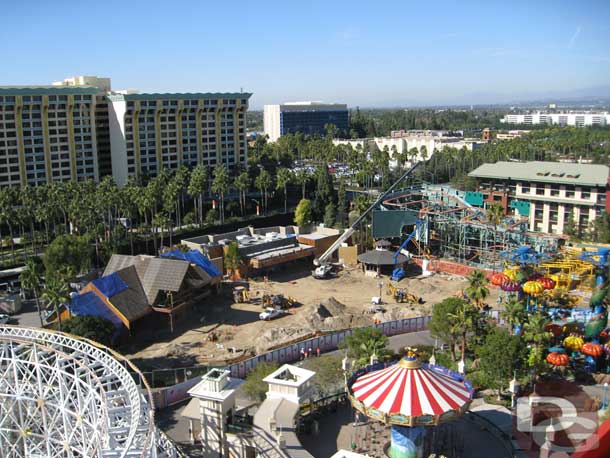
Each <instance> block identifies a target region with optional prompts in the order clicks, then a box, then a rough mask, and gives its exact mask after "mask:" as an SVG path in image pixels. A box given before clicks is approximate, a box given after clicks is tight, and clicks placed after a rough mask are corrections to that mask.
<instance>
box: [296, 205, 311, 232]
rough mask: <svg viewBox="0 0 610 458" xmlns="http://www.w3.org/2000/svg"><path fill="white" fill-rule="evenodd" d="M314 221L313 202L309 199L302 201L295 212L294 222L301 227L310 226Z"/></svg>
mask: <svg viewBox="0 0 610 458" xmlns="http://www.w3.org/2000/svg"><path fill="white" fill-rule="evenodd" d="M312 221H313V215H312V209H311V201H310V200H309V199H301V201H300V202H299V204H298V205H297V208H296V210H295V212H294V222H295V223H296V224H297V226H299V227H306V226H309V225H310V224H311V223H312Z"/></svg>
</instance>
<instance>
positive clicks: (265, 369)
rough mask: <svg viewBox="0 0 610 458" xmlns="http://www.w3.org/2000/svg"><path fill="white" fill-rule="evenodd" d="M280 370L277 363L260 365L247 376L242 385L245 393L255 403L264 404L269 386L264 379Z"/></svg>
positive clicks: (262, 363)
mask: <svg viewBox="0 0 610 458" xmlns="http://www.w3.org/2000/svg"><path fill="white" fill-rule="evenodd" d="M277 368H278V365H277V364H276V363H268V362H261V363H258V364H257V365H256V366H255V367H254V369H252V370H251V371H250V372H249V373H248V375H247V376H246V381H245V382H244V383H243V385H242V389H243V390H244V393H246V395H247V396H248V397H249V398H250V399H252V400H253V401H257V402H262V401H264V400H265V396H266V395H267V390H268V386H267V384H266V383H265V382H263V379H264V378H265V377H267V376H268V375H269V374H271V373H272V372H273V371H275V370H276V369H277Z"/></svg>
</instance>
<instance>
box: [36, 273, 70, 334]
mask: <svg viewBox="0 0 610 458" xmlns="http://www.w3.org/2000/svg"><path fill="white" fill-rule="evenodd" d="M42 300H43V301H44V302H45V304H46V306H47V308H52V309H53V310H54V311H55V315H56V316H57V326H58V330H59V331H61V316H60V311H59V307H60V306H61V305H62V304H65V303H67V302H68V301H69V300H70V290H69V288H68V286H67V285H66V284H65V283H64V282H63V281H61V280H60V279H58V278H57V277H54V276H49V277H48V278H47V280H46V284H45V286H44V291H43V293H42Z"/></svg>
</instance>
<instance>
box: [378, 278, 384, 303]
mask: <svg viewBox="0 0 610 458" xmlns="http://www.w3.org/2000/svg"><path fill="white" fill-rule="evenodd" d="M377 286H379V300H381V289H382V288H383V282H382V281H380V282H379V283H378V284H377Z"/></svg>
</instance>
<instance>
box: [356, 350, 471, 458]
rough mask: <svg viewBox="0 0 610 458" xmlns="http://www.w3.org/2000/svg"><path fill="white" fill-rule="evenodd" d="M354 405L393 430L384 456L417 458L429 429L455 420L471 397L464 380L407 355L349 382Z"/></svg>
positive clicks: (370, 368) (373, 367)
mask: <svg viewBox="0 0 610 458" xmlns="http://www.w3.org/2000/svg"><path fill="white" fill-rule="evenodd" d="M347 388H348V396H349V399H350V401H351V403H352V406H353V407H354V408H355V409H356V410H357V411H359V412H360V413H362V414H364V415H365V416H366V417H368V418H370V419H373V420H376V421H379V422H382V423H384V424H386V425H390V426H391V427H392V431H391V443H390V447H389V448H388V449H387V452H386V453H387V456H389V457H391V458H419V457H420V456H422V453H423V444H424V439H425V435H426V433H427V429H428V428H430V427H434V426H437V425H440V424H442V423H445V422H449V421H452V420H455V419H457V418H458V417H459V416H460V415H462V414H463V413H465V412H466V411H467V410H468V407H469V405H470V402H471V401H472V397H473V394H474V389H473V387H472V385H471V384H470V382H469V381H468V380H466V379H465V378H464V376H463V375H461V374H459V373H457V372H455V371H451V370H449V369H446V368H444V367H441V366H437V365H433V364H423V363H420V362H419V360H418V359H417V358H416V357H415V355H414V354H412V353H409V354H408V356H407V357H405V358H403V359H401V360H399V361H397V362H394V363H390V364H380V363H378V364H373V365H370V366H367V367H366V368H364V369H361V370H359V371H357V372H356V373H355V374H354V375H353V376H352V377H351V378H350V380H349V381H348V384H347Z"/></svg>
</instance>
